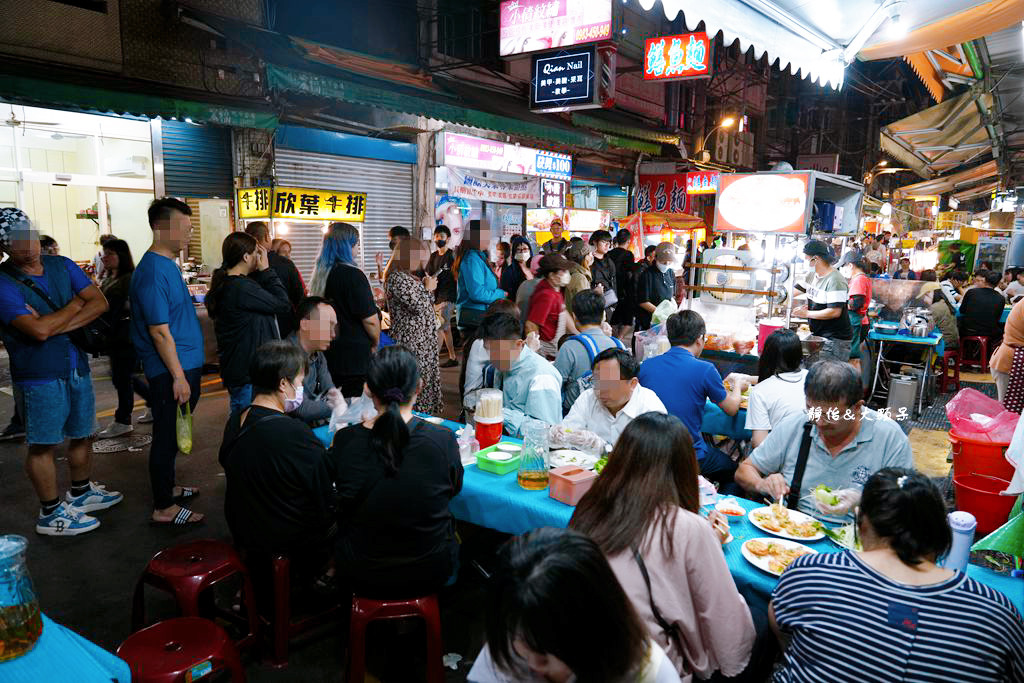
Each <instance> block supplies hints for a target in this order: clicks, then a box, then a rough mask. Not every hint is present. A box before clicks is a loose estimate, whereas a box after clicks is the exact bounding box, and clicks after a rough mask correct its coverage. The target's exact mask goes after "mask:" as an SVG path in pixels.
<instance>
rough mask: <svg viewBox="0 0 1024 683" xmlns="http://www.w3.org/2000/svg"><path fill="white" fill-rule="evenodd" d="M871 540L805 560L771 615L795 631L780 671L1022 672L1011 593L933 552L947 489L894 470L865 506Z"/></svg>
mask: <svg viewBox="0 0 1024 683" xmlns="http://www.w3.org/2000/svg"><path fill="white" fill-rule="evenodd" d="M857 522H858V524H859V530H860V537H861V541H862V544H863V547H864V549H863V550H862V551H859V552H851V551H845V552H841V553H821V554H817V555H805V556H803V557H800V558H798V559H797V560H796V561H795V562H794V563H793V564H792V565H791V566H790V568H789V569H788V570H786V572H785V573H783V575H782V578H781V579H779V584H778V586H777V587H776V588H775V592H774V593H773V595H772V603H771V607H770V609H769V616H770V618H771V620H772V625H773V627H774V628H775V629H776V632H779V633H780V638H781V637H782V636H781V634H783V633H785V634H788V635H790V636H791V639H790V642H789V646H788V648H787V649H786V653H785V662H784V664H783V666H782V668H781V669H779V670H778V671H777V672H776V674H775V678H774V681H775V682H776V683H780V682H787V683H788V682H790V681H834V682H839V681H857V682H858V683H861V682H867V681H871V682H874V681H877V682H879V683H882V682H889V681H936V682H939V681H942V682H946V681H957V682H958V683H961V682H966V681H978V682H979V683H981V682H984V683H992V682H995V681H1008V682H1019V681H1024V620H1022V618H1021V615H1020V613H1019V612H1017V610H1016V609H1015V608H1014V606H1013V604H1012V603H1011V602H1010V601H1009V599H1008V598H1007V597H1006V596H1005V595H1003V594H1002V593H1000V592H998V591H996V590H993V589H991V588H989V587H987V586H985V585H984V584H981V583H979V582H977V581H975V580H974V579H970V578H968V577H967V575H966V574H964V573H962V572H958V571H955V570H949V569H943V568H941V567H939V566H938V565H936V560H937V559H938V558H939V557H941V556H942V555H944V554H945V553H946V552H947V551H948V550H949V547H950V543H951V540H952V535H951V532H950V528H949V523H948V521H947V519H946V510H945V506H944V505H943V502H942V496H941V495H940V494H939V491H938V489H936V488H935V486H934V485H933V484H932V483H931V481H930V480H929V479H928V478H927V477H925V476H924V475H922V474H920V473H917V472H913V471H910V470H904V469H897V468H886V469H883V470H880V471H879V472H877V473H875V474H874V475H872V476H871V478H870V479H868V481H867V484H866V485H865V486H864V491H863V494H862V496H861V503H860V513H859V515H858V520H857Z"/></svg>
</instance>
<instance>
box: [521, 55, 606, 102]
mask: <svg viewBox="0 0 1024 683" xmlns="http://www.w3.org/2000/svg"><path fill="white" fill-rule="evenodd" d="M596 55H597V53H596V51H595V50H594V47H593V46H590V47H585V48H578V49H570V50H558V51H556V52H544V53H541V54H537V55H534V56H533V68H532V71H531V75H530V109H531V110H533V111H553V110H557V111H570V110H573V109H592V108H595V107H599V106H600V105H599V104H597V103H596V102H595V100H596V98H595V96H594V93H595V91H596V89H597V79H596V78H595V77H594V61H595V59H596Z"/></svg>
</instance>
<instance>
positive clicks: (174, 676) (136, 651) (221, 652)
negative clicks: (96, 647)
mask: <svg viewBox="0 0 1024 683" xmlns="http://www.w3.org/2000/svg"><path fill="white" fill-rule="evenodd" d="M117 656H118V657H120V658H121V659H123V660H124V661H126V662H128V667H129V668H130V669H131V671H132V681H134V682H135V683H178V682H179V681H181V682H190V681H195V680H199V679H200V678H203V677H205V676H206V675H208V674H211V673H213V672H216V671H230V672H231V680H232V681H233V683H243V682H244V681H245V669H243V668H242V661H241V659H240V658H239V656H238V650H237V649H236V648H235V645H234V643H232V642H231V638H230V637H229V636H228V634H227V633H226V632H225V631H224V629H222V628H221V627H220V626H218V625H217V624H215V623H213V622H212V621H210V620H209V619H200V618H198V617H178V618H176V619H168V620H167V621H161V622H158V623H156V624H153V625H152V626H149V627H147V628H144V629H142V630H141V631H137V632H136V633H133V634H132V635H130V636H128V639H127V640H125V641H124V642H123V643H121V647H119V648H117Z"/></svg>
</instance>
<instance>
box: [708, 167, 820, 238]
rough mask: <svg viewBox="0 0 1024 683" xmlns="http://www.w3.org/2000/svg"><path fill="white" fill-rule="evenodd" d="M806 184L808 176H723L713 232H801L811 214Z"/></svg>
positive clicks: (790, 174) (727, 174)
mask: <svg viewBox="0 0 1024 683" xmlns="http://www.w3.org/2000/svg"><path fill="white" fill-rule="evenodd" d="M810 182H811V174H810V173H723V174H722V175H721V176H720V177H719V180H718V187H719V190H718V199H717V201H716V202H715V225H714V228H715V232H716V233H717V232H724V231H728V230H734V231H738V232H788V233H802V232H804V230H805V229H806V227H807V221H808V218H809V216H810V211H811V209H810V198H811V197H810V187H811V186H810Z"/></svg>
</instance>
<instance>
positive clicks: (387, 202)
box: [275, 149, 415, 284]
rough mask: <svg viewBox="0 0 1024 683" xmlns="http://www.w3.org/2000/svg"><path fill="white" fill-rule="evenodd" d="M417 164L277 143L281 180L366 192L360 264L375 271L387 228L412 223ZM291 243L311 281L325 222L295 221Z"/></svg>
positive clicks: (296, 259)
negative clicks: (357, 157) (284, 147)
mask: <svg viewBox="0 0 1024 683" xmlns="http://www.w3.org/2000/svg"><path fill="white" fill-rule="evenodd" d="M414 170H415V167H414V166H413V165H412V164H402V163H398V162H395V161H380V160H377V159H356V158H354V157H340V156H332V155H330V154H317V153H315V152H300V151H297V150H293V149H278V150H277V152H276V155H275V176H276V179H277V184H278V185H283V186H291V185H294V186H296V187H311V188H317V189H322V190H345V191H348V192H365V193H366V221H365V222H364V223H363V224H362V226H361V228H362V239H361V240H360V241H361V244H362V250H361V252H362V257H361V261H360V264H359V265H360V267H361V268H362V269H363V271H364V272H366V274H367V275H368V276H374V277H375V276H376V274H377V266H376V260H375V259H376V255H377V254H378V253H385V254H388V253H389V252H388V229H390V228H391V227H392V226H394V225H403V226H405V227H407V228H410V229H411V228H412V222H413V173H414ZM285 237H286V238H287V239H288V241H290V242H291V243H292V260H293V261H294V262H295V265H296V266H298V268H299V272H301V273H302V276H303V277H304V278H306V283H307V284H308V283H309V279H310V277H311V276H312V273H313V266H312V264H313V261H314V260H315V259H316V256H317V254H318V253H319V251H320V242H321V239H322V237H323V235H322V233H320V226H310V225H308V224H307V225H301V224H298V223H295V224H292V225H291V226H290V229H289V232H288V235H286V236H285Z"/></svg>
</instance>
